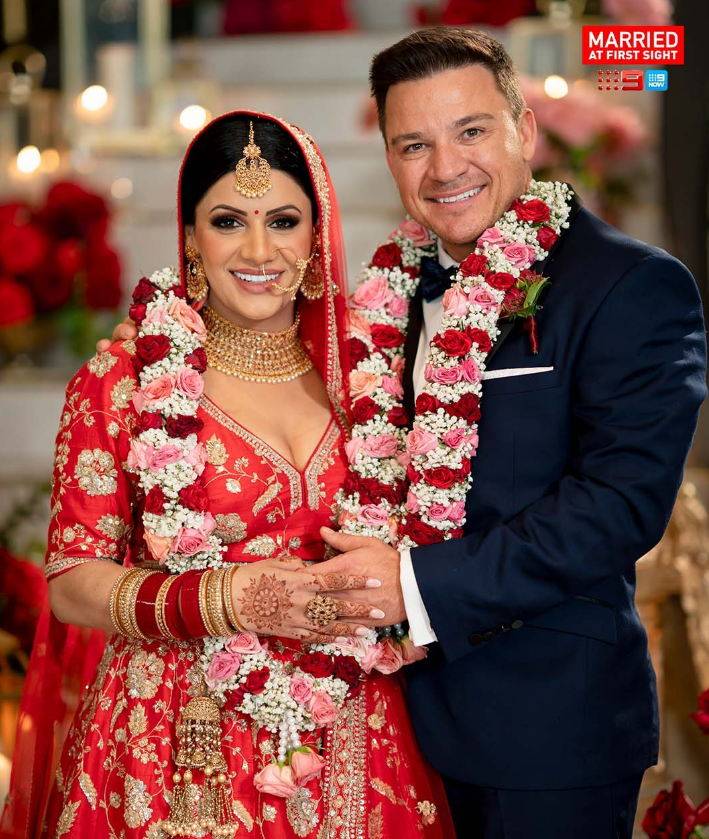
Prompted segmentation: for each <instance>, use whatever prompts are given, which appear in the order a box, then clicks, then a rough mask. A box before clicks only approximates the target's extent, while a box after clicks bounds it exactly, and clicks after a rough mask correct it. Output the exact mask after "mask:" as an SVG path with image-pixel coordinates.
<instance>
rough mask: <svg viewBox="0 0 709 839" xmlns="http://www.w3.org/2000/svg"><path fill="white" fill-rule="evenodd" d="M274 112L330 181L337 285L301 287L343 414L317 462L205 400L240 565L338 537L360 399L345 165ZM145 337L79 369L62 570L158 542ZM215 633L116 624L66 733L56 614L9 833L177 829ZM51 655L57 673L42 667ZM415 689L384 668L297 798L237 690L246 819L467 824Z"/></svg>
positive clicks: (148, 834) (277, 830)
mask: <svg viewBox="0 0 709 839" xmlns="http://www.w3.org/2000/svg"><path fill="white" fill-rule="evenodd" d="M274 121H276V122H279V124H281V125H283V126H284V127H285V128H286V130H288V131H289V132H290V133H291V134H292V136H294V137H295V138H296V140H297V142H298V143H299V145H300V147H301V148H302V149H303V151H304V153H305V155H306V159H307V161H308V164H309V167H310V171H311V175H312V177H313V183H314V186H315V188H316V194H317V198H318V205H319V215H320V224H321V237H322V242H323V247H322V251H323V258H322V259H323V265H322V267H323V272H324V275H325V279H326V288H327V292H326V294H325V295H324V297H323V298H321V299H320V300H317V301H303V302H302V303H300V304H299V311H300V313H301V337H302V340H303V343H304V345H305V347H306V349H307V350H308V352H309V353H310V355H311V357H312V359H313V362H314V364H315V366H316V368H317V369H318V371H319V372H320V374H321V375H322V377H323V379H324V381H325V383H326V387H327V389H328V392H329V394H330V399H331V403H332V406H333V412H332V417H331V420H330V423H329V424H328V427H327V429H324V430H323V434H322V437H321V439H320V442H319V443H318V445H317V447H316V448H315V450H314V451H313V453H312V455H311V457H310V460H309V461H308V463H307V465H306V467H305V468H304V469H303V470H302V471H300V470H298V469H296V468H295V467H294V466H293V465H292V464H291V463H289V462H288V460H287V459H285V458H284V457H283V456H282V455H280V454H279V453H278V452H276V451H274V450H273V449H272V448H271V447H270V446H268V445H267V444H266V443H265V442H263V441H262V440H261V439H259V437H258V434H257V431H258V429H250V430H247V429H246V428H243V427H242V426H240V425H239V424H238V423H237V422H235V421H234V420H233V419H231V418H230V417H229V416H227V415H226V414H225V413H224V412H223V411H222V410H221V409H220V408H219V406H218V404H216V402H213V401H210V400H209V399H207V398H206V397H203V398H202V401H201V404H200V408H199V415H200V417H201V419H202V420H203V421H204V428H203V430H202V431H201V432H200V435H199V437H200V440H201V441H202V442H203V443H204V445H205V447H206V450H207V455H208V463H207V466H206V470H205V472H204V475H203V485H204V487H205V489H206V491H207V493H208V495H209V499H210V511H211V513H212V515H213V516H214V517H215V519H216V521H217V529H218V533H219V535H220V536H221V538H222V541H223V543H224V544H225V545H226V547H227V553H226V554H225V558H226V559H227V560H228V561H230V562H239V563H252V562H257V561H258V560H259V559H262V558H264V557H269V556H272V555H275V554H278V553H280V552H281V551H283V550H285V551H287V552H289V553H291V554H293V555H297V556H299V557H300V558H302V559H304V560H317V559H321V558H322V556H323V554H324V550H325V547H324V545H323V542H322V541H321V539H320V537H319V528H320V527H321V526H323V525H326V524H330V523H331V519H332V514H333V504H334V497H335V494H336V492H337V491H338V489H339V488H340V487H341V486H342V484H343V482H344V479H345V476H346V472H347V460H346V458H345V455H344V450H343V447H344V442H345V434H346V427H347V420H346V416H347V401H346V399H345V397H344V388H343V386H342V382H343V373H342V370H341V368H340V364H339V359H340V357H342V356H341V353H342V343H343V337H342V330H341V328H340V321H341V319H342V314H343V311H344V297H343V285H344V277H345V274H344V268H343V267H342V266H343V250H342V245H341V238H340V228H339V216H338V214H337V207H336V205H335V203H334V195H333V194H332V189H331V186H330V182H329V177H328V176H327V172H326V170H325V168H324V165H323V164H322V161H321V158H320V155H319V152H318V151H317V149H316V148H315V147H314V145H313V144H312V141H311V140H310V138H308V137H307V136H306V135H304V134H303V133H302V132H300V131H298V129H296V128H294V127H292V126H288V125H287V124H285V123H281V122H280V121H278V120H274ZM188 154H189V151H188ZM324 326H325V327H326V328H323V327H324ZM132 351H133V348H132V346H131V343H130V342H125V343H124V344H122V345H121V344H116V345H114V346H113V348H112V349H111V351H110V352H109V353H106V354H105V355H103V356H97V357H95V358H94V359H92V360H91V361H90V362H88V364H87V365H85V366H84V367H83V368H82V369H81V370H80V371H79V373H78V374H77V375H76V376H75V378H74V379H73V380H72V382H71V383H70V385H69V388H68V391H67V401H66V405H65V408H64V412H63V415H62V419H61V424H60V431H59V435H58V438H57V454H56V461H55V469H54V493H53V499H52V502H53V519H52V524H51V528H50V542H49V552H48V555H47V575H48V577H50V578H51V577H52V576H55V575H58V574H62V573H65V572H66V571H68V570H69V569H72V568H76V567H77V566H81V565H82V564H83V563H87V562H95V561H120V562H123V563H124V564H132V565H140V564H142V563H144V562H145V561H146V559H147V558H148V557H147V556H146V551H145V542H144V539H143V532H142V526H141V524H140V521H141V513H142V496H141V492H140V490H139V488H138V487H137V485H136V482H135V477H134V476H133V475H131V474H130V473H128V472H126V471H125V470H124V468H123V464H125V461H126V458H127V455H128V448H129V442H130V435H131V431H132V427H133V424H134V422H135V420H136V413H135V410H134V408H133V404H132V394H133V392H134V390H135V388H136V386H137V377H136V374H135V372H134V370H133V366H132V363H131V353H132ZM73 573H74V574H77V573H80V571H76V570H75V571H74V572H73ZM68 646H70V647H72V649H73V653H72V651H71V650H69V651H68V650H67V647H68ZM201 646H202V645H201V641H200V640H195V641H160V640H154V641H141V640H133V639H127V638H124V637H123V636H119V635H113V636H109V637H108V638H107V639H106V642H105V648H104V651H103V655H102V657H101V660H100V663H99V664H98V667H97V668H96V669H95V672H94V673H93V675H92V676H91V677H90V679H87V678H86V676H84V679H85V684H86V686H85V689H84V690H83V695H82V697H81V699H80V702H79V706H78V708H77V710H76V715H75V716H74V718H73V721H72V722H71V725H70V727H69V729H68V733H67V734H66V737H65V738H62V737H61V720H62V712H63V710H64V709H65V708H66V707H68V706H69V705H70V704H71V697H70V696H68V695H67V693H70V692H71V691H70V690H68V688H67V685H66V679H64V683H62V684H60V680H61V678H62V677H66V673H65V672H62V668H63V665H64V663H66V662H70V661H71V660H72V657H73V659H74V660H75V659H76V658H77V654H76V650H78V649H83V647H82V646H81V645H80V643H79V641H78V640H77V639H76V638H74V637H70V636H67V630H66V627H63V626H62V625H60V624H58V622H56V620H54V619H53V618H51V617H50V618H49V619H48V620H47V621H45V624H44V630H43V631H42V632H41V633H40V638H39V639H38V648H37V649H36V650H35V653H34V654H33V655H34V656H35V661H34V663H33V667H34V672H33V670H32V668H31V672H30V674H29V677H28V692H31V693H32V696H29V697H28V696H27V695H25V697H24V698H23V705H22V709H21V715H20V724H19V729H18V730H19V732H20V735H19V738H18V750H17V752H16V759H15V765H14V768H13V773H14V774H13V781H12V789H11V796H10V799H9V802H8V806H7V808H6V810H5V814H4V819H3V823H2V831H1V835H2V836H3V837H8V838H9V837H12V839H14V837H18V838H19V837H37V836H42V837H48V838H49V839H55V837H82V839H88V838H89V837H94V839H107V838H108V837H111V839H114V837H115V839H159V838H161V837H164V836H165V835H166V834H165V833H164V832H163V831H162V830H161V828H160V827H159V821H160V819H162V818H167V817H168V815H169V802H170V799H171V791H172V787H173V781H172V774H173V772H174V764H173V747H174V744H175V742H176V735H175V726H176V722H177V720H178V717H179V714H180V710H181V709H182V708H184V706H185V705H186V704H187V702H188V701H189V699H190V694H189V690H190V688H191V687H193V686H194V684H195V682H196V681H198V679H199V676H198V673H197V668H196V667H195V665H196V663H197V660H198V657H199V654H200V651H201ZM270 649H271V651H272V652H273V653H274V655H277V656H279V657H284V658H289V657H290V658H292V656H293V655H294V652H295V651H297V650H299V649H300V645H299V644H298V643H297V642H293V641H289V640H287V639H278V638H271V639H270ZM42 668H43V669H44V673H45V676H44V678H45V682H44V683H42V682H41V681H40V680H39V677H38V676H37V673H38V672H40V671H41V669H42ZM52 668H54V671H53V672H52ZM47 679H48V680H49V681H48V682H47V681H46V680H47ZM30 682H31V688H32V689H31V691H30ZM402 687H403V680H402V678H401V675H400V674H398V673H397V674H393V675H390V676H385V675H381V674H378V673H376V672H373V673H372V674H371V675H370V676H366V677H365V681H364V683H363V687H362V690H361V691H360V692H359V694H358V695H357V696H355V697H354V698H353V699H351V700H349V702H348V703H347V704H346V706H345V708H344V709H343V711H342V713H341V714H340V716H339V718H338V719H337V720H336V722H335V723H334V724H333V725H332V726H331V727H328V728H326V729H319V730H317V731H315V732H313V733H312V734H310V735H308V737H307V739H306V741H305V742H309V743H313V744H319V745H321V746H322V754H323V756H324V758H325V760H326V766H325V769H324V771H323V773H322V775H321V776H320V777H319V778H316V779H314V780H312V781H310V782H309V783H308V784H307V785H306V786H304V787H303V788H301V789H300V790H299V791H298V793H297V794H296V795H295V796H294V797H292V798H290V799H284V798H279V797H276V796H274V795H270V794H262V793H259V792H258V791H257V790H256V788H255V786H254V783H253V778H254V774H255V773H256V772H258V771H259V770H260V769H261V768H262V767H263V766H264V765H265V764H266V763H268V762H270V761H271V757H272V755H273V754H274V750H275V749H277V747H276V745H275V739H274V737H273V736H272V735H270V734H269V733H268V732H266V731H265V730H258V729H256V728H255V727H254V726H253V725H252V723H251V720H250V718H248V717H246V716H244V715H243V714H241V713H239V712H237V711H236V710H235V709H234V707H233V704H232V703H230V702H229V701H227V703H226V705H225V706H224V707H223V709H222V735H223V740H222V749H223V753H224V755H225V757H226V760H227V763H228V766H229V775H230V778H231V789H232V795H233V800H234V802H235V804H236V808H235V809H236V815H237V819H238V821H239V831H238V832H237V835H244V836H247V835H248V836H255V837H262V838H263V839H290V838H291V837H313V839H390V837H392V838H393V837H397V839H399V837H401V839H408V837H421V839H429V838H430V839H447V837H452V836H453V835H454V834H453V830H452V827H450V820H449V815H448V811H447V805H446V803H445V798H444V795H443V791H442V786H441V784H440V780H439V779H438V777H437V776H436V774H435V773H434V772H433V770H432V769H431V768H430V767H429V766H428V765H427V764H426V762H425V760H424V758H423V757H422V755H421V753H420V751H419V749H418V746H417V744H416V741H415V738H414V733H413V730H412V727H411V723H410V720H409V716H408V712H407V709H406V705H405V699H404V694H403V689H402ZM23 730H24V735H27V738H26V739H25V740H24V741H23V737H24V735H23ZM33 738H34V741H33ZM61 739H63V744H61V743H60V740H61ZM28 743H33V745H32V746H31V747H30V746H29V745H28ZM60 746H61V752H60V757H59V761H58V765H56V769H54V767H53V764H56V759H55V760H53V755H52V749H53V748H55V749H56V751H57V753H59V747H60ZM50 772H51V776H50ZM45 802H46V809H45ZM42 813H44V817H42ZM195 835H197V834H195ZM204 835H205V836H209V835H210V834H209V833H205V834H204Z"/></svg>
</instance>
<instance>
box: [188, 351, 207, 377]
mask: <svg viewBox="0 0 709 839" xmlns="http://www.w3.org/2000/svg"><path fill="white" fill-rule="evenodd" d="M185 364H188V365H189V366H190V367H193V368H194V369H195V370H196V371H197V372H198V373H204V371H205V370H206V369H207V353H206V352H205V350H204V347H197V349H196V350H195V351H194V352H191V353H190V354H189V355H188V356H187V357H186V358H185Z"/></svg>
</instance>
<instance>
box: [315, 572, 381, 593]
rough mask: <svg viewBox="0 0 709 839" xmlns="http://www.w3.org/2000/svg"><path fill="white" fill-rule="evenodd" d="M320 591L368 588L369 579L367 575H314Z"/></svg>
mask: <svg viewBox="0 0 709 839" xmlns="http://www.w3.org/2000/svg"><path fill="white" fill-rule="evenodd" d="M312 576H313V577H314V579H315V587H316V588H317V589H318V591H347V590H348V589H355V588H367V581H368V580H369V577H367V576H366V575H365V574H337V573H329V574H313V575H312Z"/></svg>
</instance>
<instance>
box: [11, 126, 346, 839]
mask: <svg viewBox="0 0 709 839" xmlns="http://www.w3.org/2000/svg"><path fill="white" fill-rule="evenodd" d="M237 115H243V116H245V117H248V118H252V119H253V120H254V122H255V123H256V124H255V126H254V127H255V129H256V135H257V136H258V120H264V121H269V122H273V123H275V124H277V125H279V126H281V128H282V129H283V130H284V131H286V132H287V133H288V134H289V135H290V136H291V137H292V138H293V140H294V141H295V142H296V143H297V144H298V147H299V148H300V150H301V152H302V153H303V156H304V158H305V161H306V163H307V166H308V171H309V173H310V177H311V180H312V185H313V191H314V193H315V198H316V201H317V205H318V231H319V234H320V242H321V245H320V269H321V271H322V275H323V278H324V282H325V291H324V294H323V295H322V297H320V298H319V299H318V300H307V299H305V298H303V297H302V296H300V297H299V298H298V311H299V313H300V324H301V325H300V335H301V340H302V342H303V346H304V347H305V349H306V351H307V352H308V354H309V355H310V357H311V359H312V361H313V364H314V366H315V369H316V370H317V371H318V373H319V374H320V376H321V377H322V379H323V381H324V383H325V387H326V389H327V393H328V396H329V399H330V403H331V405H332V410H333V413H334V415H335V417H336V419H337V422H338V423H339V425H340V427H341V428H342V430H343V432H344V433H345V434H348V431H349V417H350V410H349V400H348V395H347V392H346V389H345V385H344V382H345V376H346V375H347V369H343V367H344V366H345V364H344V362H345V361H346V359H347V357H348V356H347V353H346V343H345V301H346V294H347V271H346V260H345V250H344V243H343V236H342V225H341V221H340V213H339V210H338V207H337V201H336V198H335V193H334V190H333V187H332V181H331V179H330V174H329V172H328V171H327V168H326V166H325V163H324V161H323V158H322V155H321V153H320V150H319V149H318V148H317V146H316V145H315V143H314V142H313V140H312V138H311V137H310V136H309V135H308V134H306V133H305V132H304V131H302V130H301V129H299V128H297V127H296V126H294V125H291V124H289V123H287V122H285V121H284V120H281V119H278V118H277V117H272V116H270V115H267V114H261V113H258V112H256V111H234V112H231V113H228V114H224V115H222V116H220V117H218V118H217V119H216V120H214V121H213V122H211V123H209V125H207V126H206V127H205V128H204V129H203V130H202V131H201V132H200V133H199V134H197V135H196V136H195V138H194V139H193V140H192V143H190V146H189V147H188V149H187V152H186V153H185V157H184V160H183V163H182V167H181V169H180V179H179V182H178V196H177V197H178V201H177V218H178V244H179V253H180V266H181V270H180V276H181V280H182V285H183V288H185V289H186V272H185V263H184V258H183V257H182V254H183V253H184V231H183V224H182V214H181V210H180V204H181V202H180V196H181V189H182V172H183V170H184V166H185V161H187V159H188V157H189V154H190V151H191V149H192V146H193V144H194V143H195V141H196V140H197V139H198V138H199V137H201V136H202V135H203V134H204V133H205V132H206V131H208V130H209V128H210V126H211V125H214V124H215V123H217V122H219V121H221V120H225V119H229V118H230V117H232V116H237ZM240 153H241V149H238V150H236V156H237V158H238V155H239V154H240ZM235 163H236V158H235ZM103 648H104V639H103V633H102V632H98V631H96V630H88V629H81V628H79V627H76V626H69V625H66V624H62V623H60V622H59V621H58V620H57V619H56V618H55V617H54V615H53V614H52V613H51V611H50V609H49V602H48V600H47V602H46V603H45V607H44V609H43V613H42V617H41V618H40V622H39V626H38V628H37V634H36V636H35V643H34V648H33V650H32V656H31V659H30V666H29V670H28V673H27V678H26V680H25V686H24V690H23V694H22V700H21V703H20V712H19V716H18V725H17V739H16V744H15V753H14V756H13V766H12V775H11V779H10V793H9V796H8V799H7V803H6V806H5V809H4V811H3V815H2V821H1V822H0V836H2V837H3V839H38V837H40V836H41V831H42V823H43V821H44V814H45V810H46V806H47V801H48V798H49V793H50V790H51V787H52V783H53V780H54V772H55V770H56V765H57V763H58V760H59V756H60V754H61V749H62V746H63V743H64V739H65V737H66V734H67V731H68V728H69V726H70V724H71V721H72V719H73V717H74V714H75V712H76V708H77V706H78V704H79V701H80V699H81V694H82V691H83V690H84V689H85V688H86V686H88V685H90V684H91V682H92V681H93V673H94V671H95V669H96V666H97V664H98V662H99V660H100V657H101V654H102V652H103Z"/></svg>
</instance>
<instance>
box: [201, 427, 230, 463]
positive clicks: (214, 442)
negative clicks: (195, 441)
mask: <svg viewBox="0 0 709 839" xmlns="http://www.w3.org/2000/svg"><path fill="white" fill-rule="evenodd" d="M204 448H205V449H206V451H207V462H208V463H211V464H212V466H223V465H224V464H225V463H226V462H227V460H229V455H228V454H227V450H226V446H225V445H224V443H222V441H221V440H220V439H219V437H217V435H216V434H212V436H211V437H210V438H209V440H207V442H206V443H205V446H204Z"/></svg>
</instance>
